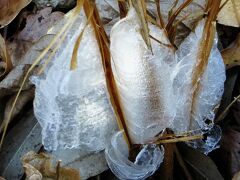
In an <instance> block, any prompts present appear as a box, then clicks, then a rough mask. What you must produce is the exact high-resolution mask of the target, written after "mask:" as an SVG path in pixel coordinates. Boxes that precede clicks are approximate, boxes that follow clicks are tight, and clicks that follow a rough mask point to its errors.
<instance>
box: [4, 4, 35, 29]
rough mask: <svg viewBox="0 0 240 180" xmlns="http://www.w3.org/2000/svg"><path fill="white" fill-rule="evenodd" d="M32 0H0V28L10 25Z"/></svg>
mask: <svg viewBox="0 0 240 180" xmlns="http://www.w3.org/2000/svg"><path fill="white" fill-rule="evenodd" d="M30 2H31V0H0V28H3V27H4V26H6V25H8V24H9V23H10V22H11V21H12V20H13V19H14V18H15V17H16V16H17V15H18V13H19V12H20V11H21V10H22V9H23V8H24V7H25V6H27V5H28V4H29V3H30Z"/></svg>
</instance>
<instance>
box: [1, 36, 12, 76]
mask: <svg viewBox="0 0 240 180" xmlns="http://www.w3.org/2000/svg"><path fill="white" fill-rule="evenodd" d="M0 58H1V59H2V60H3V61H4V63H5V67H4V72H3V73H2V74H0V80H1V79H2V78H3V77H4V76H5V75H6V74H7V73H8V72H9V71H10V70H11V69H12V62H11V58H10V55H9V53H8V50H7V47H6V43H5V40H4V39H3V37H2V36H1V34H0Z"/></svg>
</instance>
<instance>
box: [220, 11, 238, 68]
mask: <svg viewBox="0 0 240 180" xmlns="http://www.w3.org/2000/svg"><path fill="white" fill-rule="evenodd" d="M239 11H240V10H239ZM221 54H222V57H223V60H224V63H225V65H226V67H227V68H231V67H234V66H239V65H240V34H238V36H237V38H236V40H235V41H234V42H233V43H232V44H231V45H230V46H229V47H227V48H226V49H224V50H223V51H222V52H221Z"/></svg>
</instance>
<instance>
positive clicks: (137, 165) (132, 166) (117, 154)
mask: <svg viewBox="0 0 240 180" xmlns="http://www.w3.org/2000/svg"><path fill="white" fill-rule="evenodd" d="M128 153H129V151H128V147H127V144H126V142H125V140H124V138H123V132H118V133H117V134H116V135H114V136H113V138H112V141H111V145H110V147H109V148H107V149H106V151H105V154H106V160H107V162H108V166H109V167H110V169H111V170H112V172H113V173H114V174H115V175H116V176H117V177H118V178H119V179H125V180H135V179H146V178H147V177H149V176H150V175H152V174H153V173H154V172H155V171H156V170H157V169H158V167H159V165H160V164H161V162H162V161H163V150H161V149H160V148H159V147H158V146H156V145H154V144H151V145H144V147H143V148H142V150H141V151H140V152H139V153H138V155H137V157H136V159H135V162H131V161H130V160H129V159H128Z"/></svg>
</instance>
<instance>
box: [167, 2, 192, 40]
mask: <svg viewBox="0 0 240 180" xmlns="http://www.w3.org/2000/svg"><path fill="white" fill-rule="evenodd" d="M191 2H192V0H186V1H185V2H184V3H183V4H181V5H180V6H179V7H178V9H177V10H176V11H175V12H173V14H172V15H171V16H170V17H169V21H168V23H167V25H166V27H165V28H166V31H167V33H168V36H169V37H171V36H172V35H171V34H170V33H169V32H171V28H172V27H173V24H174V23H173V22H174V20H175V19H176V17H177V16H178V15H179V14H180V12H181V11H182V10H183V9H184V8H186V7H187V6H188V5H189V4H190V3H191Z"/></svg>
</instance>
